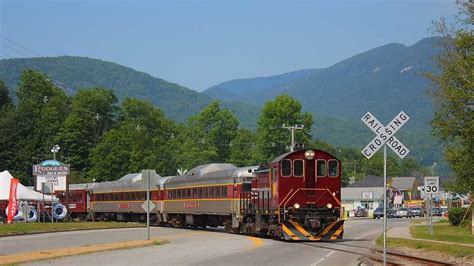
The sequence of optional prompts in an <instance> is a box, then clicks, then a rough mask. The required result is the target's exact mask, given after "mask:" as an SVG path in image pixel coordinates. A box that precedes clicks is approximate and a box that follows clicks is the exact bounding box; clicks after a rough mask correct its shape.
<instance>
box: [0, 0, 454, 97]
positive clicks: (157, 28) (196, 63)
mask: <svg viewBox="0 0 474 266" xmlns="http://www.w3.org/2000/svg"><path fill="white" fill-rule="evenodd" d="M457 11H458V8H457V6H456V5H455V4H454V0H453V1H450V0H442V1H440V0H418V1H417V0H400V1H382V0H378V1H375V0H372V1H369V0H367V1H356V0H352V1H258V0H255V1H228V0H221V1H112V0H96V1H93V0H82V1H39V0H35V1H33V0H30V1H22V0H0V32H1V34H2V35H4V36H6V37H8V38H9V39H11V40H13V41H15V42H17V43H18V44H20V45H22V46H24V47H26V48H28V49H30V50H32V51H33V52H35V53H37V54H39V55H41V56H58V55H77V56H88V57H92V58H99V59H103V60H107V61H112V62H116V63H119V64H122V65H126V66H129V67H132V68H134V69H137V70H140V71H144V72H147V73H149V74H151V75H153V76H156V77H160V78H163V79H166V80H168V81H172V82H176V83H178V84H180V85H183V86H186V87H188V88H191V89H194V90H198V91H201V90H203V89H206V88H209V87H210V86H212V85H216V84H218V83H220V82H223V81H227V80H230V79H236V78H245V77H256V76H269V75H274V74H279V73H284V72H289V71H293V70H298V69H304V68H323V67H328V66H330V65H332V64H334V63H337V62H339V61H341V60H343V59H346V58H348V57H351V56H353V55H355V54H358V53H361V52H364V51H366V50H369V49H372V48H375V47H377V46H380V45H384V44H387V43H392V42H398V43H403V44H406V45H412V44H414V43H416V42H417V41H419V40H421V39H423V38H425V37H428V36H431V32H430V27H431V25H432V21H434V20H438V19H439V18H441V17H446V18H448V19H449V20H452V19H453V18H454V16H455V15H456V14H457ZM5 44H6V45H8V46H10V47H11V48H16V49H17V50H19V51H20V52H22V53H23V54H21V53H18V52H17V51H15V50H13V49H11V48H9V47H7V46H5ZM24 54H25V55H29V56H31V55H32V53H31V52H29V51H26V50H24V49H23V48H21V47H18V46H16V45H15V44H12V43H10V42H8V41H6V40H5V39H4V38H0V56H1V57H0V58H9V57H24V56H25V55H24Z"/></svg>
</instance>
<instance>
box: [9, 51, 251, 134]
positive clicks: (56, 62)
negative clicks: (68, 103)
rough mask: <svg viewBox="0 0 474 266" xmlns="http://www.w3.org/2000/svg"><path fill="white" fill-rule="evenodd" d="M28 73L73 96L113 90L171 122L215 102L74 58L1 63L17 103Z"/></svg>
mask: <svg viewBox="0 0 474 266" xmlns="http://www.w3.org/2000/svg"><path fill="white" fill-rule="evenodd" d="M25 69H32V70H37V71H40V72H42V73H45V74H46V75H47V76H48V77H50V78H51V79H52V80H53V82H54V83H55V84H56V85H57V86H58V87H60V88H61V89H63V90H64V91H65V92H66V93H67V94H69V95H73V94H75V93H76V92H77V91H78V90H79V89H81V88H91V87H103V88H108V89H111V90H112V91H113V92H114V94H115V95H116V96H117V97H118V99H123V98H125V97H136V98H138V99H143V100H148V101H150V102H151V103H152V104H153V105H155V106H158V107H160V109H162V110H163V112H165V114H166V115H167V116H168V117H169V118H172V119H175V120H177V121H180V122H183V121H185V120H186V119H187V118H188V117H189V116H190V115H192V114H197V113H198V112H199V111H200V110H201V109H202V108H204V107H205V106H207V105H208V104H209V103H210V102H212V98H211V97H209V96H206V95H204V94H200V93H198V92H196V91H193V90H190V89H188V88H185V87H182V86H179V85H178V84H175V83H171V82H168V81H166V80H163V79H160V78H156V77H153V76H151V75H149V74H147V73H143V72H139V71H136V70H134V69H131V68H129V67H125V66H122V65H119V64H115V63H111V62H106V61H102V60H98V59H91V58H87V57H72V56H60V57H39V58H21V59H7V60H0V80H4V81H5V83H6V85H7V87H8V88H9V90H10V95H12V96H13V98H14V99H16V96H15V91H16V87H17V84H18V82H19V77H20V73H21V72H22V71H23V70H25ZM223 106H224V107H226V108H229V109H231V110H232V111H233V112H235V113H236V114H237V115H238V116H239V117H241V118H243V119H244V120H243V121H242V122H243V125H247V126H250V125H251V124H250V123H252V124H254V123H255V121H256V120H255V119H256V116H257V113H258V111H256V110H255V108H249V106H247V104H245V103H230V102H224V103H223ZM247 121H249V122H248V123H247Z"/></svg>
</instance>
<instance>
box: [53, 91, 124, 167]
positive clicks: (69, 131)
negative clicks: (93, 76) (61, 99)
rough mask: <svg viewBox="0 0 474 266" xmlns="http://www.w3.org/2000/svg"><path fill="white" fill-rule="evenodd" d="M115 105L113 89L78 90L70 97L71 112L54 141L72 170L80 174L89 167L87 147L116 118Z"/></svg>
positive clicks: (88, 149) (99, 136) (115, 98)
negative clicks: (60, 148)
mask: <svg viewBox="0 0 474 266" xmlns="http://www.w3.org/2000/svg"><path fill="white" fill-rule="evenodd" d="M116 104H117V97H116V96H115V95H114V94H113V92H112V91H110V90H106V89H103V88H92V89H87V90H80V91H79V92H78V93H77V94H76V95H75V96H74V97H73V98H72V108H71V112H70V113H69V115H68V117H67V118H66V120H65V122H64V125H63V127H62V128H61V131H60V133H59V135H58V136H57V138H56V142H57V143H59V144H60V146H61V147H62V151H63V155H64V156H65V158H66V159H65V162H66V163H69V164H71V167H72V168H73V169H74V170H76V171H79V172H80V173H81V172H82V171H86V170H87V169H88V168H89V167H90V158H89V157H90V152H91V150H92V149H93V148H94V147H95V146H96V145H97V143H98V142H99V140H100V138H101V137H102V135H103V134H104V133H105V132H106V131H108V130H109V129H110V128H112V126H113V125H114V124H115V122H116V120H117V116H118V107H117V106H116Z"/></svg>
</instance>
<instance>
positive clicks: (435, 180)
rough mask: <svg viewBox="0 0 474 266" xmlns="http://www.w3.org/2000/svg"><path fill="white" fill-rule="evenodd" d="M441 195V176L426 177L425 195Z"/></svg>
mask: <svg viewBox="0 0 474 266" xmlns="http://www.w3.org/2000/svg"><path fill="white" fill-rule="evenodd" d="M438 193H439V176H425V194H438Z"/></svg>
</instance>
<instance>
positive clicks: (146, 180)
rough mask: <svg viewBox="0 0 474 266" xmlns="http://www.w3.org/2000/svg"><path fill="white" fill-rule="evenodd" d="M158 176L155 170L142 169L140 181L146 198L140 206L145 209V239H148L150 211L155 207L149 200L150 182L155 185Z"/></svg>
mask: <svg viewBox="0 0 474 266" xmlns="http://www.w3.org/2000/svg"><path fill="white" fill-rule="evenodd" d="M159 178H160V176H159V175H158V174H157V173H156V171H155V170H142V183H143V185H144V186H145V187H146V200H145V202H144V203H143V204H142V208H143V210H145V211H146V229H147V240H150V211H152V210H153V209H155V207H156V205H155V204H153V202H152V201H151V200H150V184H153V186H154V187H156V184H157V180H158V179H159Z"/></svg>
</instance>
